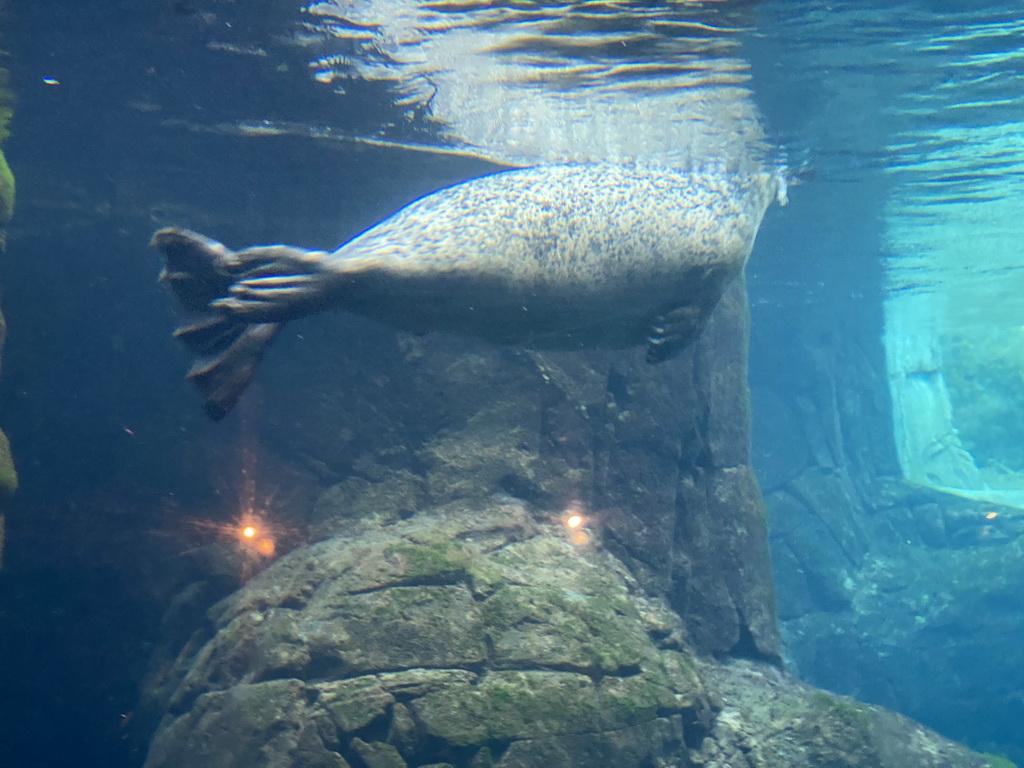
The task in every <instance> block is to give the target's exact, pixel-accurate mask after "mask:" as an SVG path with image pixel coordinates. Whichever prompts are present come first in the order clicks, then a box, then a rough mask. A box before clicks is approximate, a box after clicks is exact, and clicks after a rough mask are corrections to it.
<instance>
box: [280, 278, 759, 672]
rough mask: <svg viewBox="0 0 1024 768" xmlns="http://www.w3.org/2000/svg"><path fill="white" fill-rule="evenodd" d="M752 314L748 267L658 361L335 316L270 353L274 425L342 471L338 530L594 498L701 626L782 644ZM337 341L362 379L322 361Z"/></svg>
mask: <svg viewBox="0 0 1024 768" xmlns="http://www.w3.org/2000/svg"><path fill="white" fill-rule="evenodd" d="M747 324H748V317H747V312H746V294H745V290H744V284H743V281H742V279H740V280H737V281H735V282H734V283H733V284H732V285H731V286H730V288H729V289H728V290H727V291H726V294H725V297H724V298H723V300H722V302H721V303H720V305H719V307H718V309H716V311H715V313H714V315H713V316H712V319H711V321H710V323H709V325H708V327H707V328H706V329H705V332H704V334H703V335H702V337H701V338H700V339H699V340H698V342H697V343H696V344H695V345H694V346H693V347H692V348H691V349H690V350H687V351H686V352H684V353H683V354H682V355H680V356H679V357H678V358H677V359H674V360H671V361H669V362H667V363H664V364H661V365H657V366H651V365H649V364H647V363H646V362H645V361H644V359H643V350H641V349H636V350H625V351H600V350H597V351H586V352H583V351H581V352H558V353H555V352H535V351H523V350H515V349H508V348H496V347H493V346H488V345H484V344H479V343H475V342H472V341H468V340H464V339H458V338H452V337H444V336H436V335H435V336H427V337H422V338H418V337H412V336H405V335H398V336H396V335H395V334H393V333H391V332H389V331H387V330H386V329H383V328H379V327H377V326H375V325H373V324H371V323H367V322H364V321H361V320H358V319H355V318H348V317H343V318H335V319H334V320H332V321H331V322H324V323H323V324H322V325H320V326H316V327H313V328H310V329H309V330H308V331H307V330H303V333H302V337H303V338H302V340H301V343H298V342H297V340H292V342H291V343H290V344H289V342H288V340H284V342H285V344H286V345H288V346H287V348H286V349H285V350H283V352H280V353H279V352H278V350H275V354H284V355H288V356H290V359H291V361H292V364H291V365H289V366H274V365H273V358H271V359H268V361H267V366H266V368H267V370H266V374H267V379H268V380H269V381H268V383H267V387H266V389H265V393H266V396H269V397H271V398H272V399H273V400H274V402H275V403H276V404H277V407H275V409H274V410H273V412H272V415H271V416H270V419H269V421H268V424H267V427H266V433H265V436H266V439H267V440H268V441H269V442H271V443H273V444H274V445H276V446H277V449H278V450H279V452H280V453H281V454H282V455H293V456H301V457H304V461H305V462H306V463H307V465H308V466H309V467H311V468H313V469H314V471H316V472H317V473H319V474H320V476H321V477H322V478H323V479H324V480H325V482H327V483H329V484H330V488H329V490H328V491H327V492H326V493H324V494H323V495H322V497H321V498H320V501H319V503H318V504H317V507H316V511H315V524H316V527H317V531H318V533H319V535H321V536H330V535H334V534H335V532H336V531H337V530H338V529H339V526H340V527H341V528H344V529H346V530H349V528H348V527H347V526H351V525H355V526H356V528H354V529H351V530H363V529H365V528H369V527H371V526H373V525H377V524H380V523H387V522H393V521H395V520H399V519H401V518H402V517H404V516H408V515H410V514H411V513H412V512H414V511H415V510H416V509H420V508H423V507H426V506H439V505H443V504H447V503H449V502H450V501H452V500H453V499H465V500H484V499H488V498H490V497H493V496H495V495H504V496H509V497H512V498H516V499H519V500H521V501H522V502H524V503H525V504H527V505H528V506H529V507H530V508H531V510H532V511H533V514H534V515H535V516H536V517H537V518H538V519H540V520H555V519H558V518H560V517H562V516H564V515H566V514H568V513H569V512H571V511H578V512H581V513H582V514H584V515H585V516H586V517H587V518H588V520H589V521H590V524H591V527H592V530H593V531H594V535H595V536H597V537H598V538H599V539H600V541H601V543H602V545H603V546H605V547H606V548H607V549H608V550H609V551H610V552H612V553H614V554H615V555H616V556H617V557H619V558H620V559H621V560H622V561H623V562H625V563H626V564H627V566H628V567H629V569H630V571H631V572H632V574H633V575H634V577H635V578H637V579H638V581H639V582H640V584H641V585H642V587H643V588H644V589H645V590H647V591H648V592H649V593H651V594H655V595H661V596H665V597H667V598H669V599H670V601H671V602H672V604H673V606H674V607H675V608H676V609H677V610H679V611H681V612H682V613H683V616H684V619H686V622H687V624H688V625H689V624H691V622H692V625H693V626H694V627H697V628H699V631H697V632H695V634H694V636H693V642H695V643H696V644H697V647H698V648H699V649H700V650H701V651H704V652H708V653H726V652H730V651H734V650H735V651H736V652H740V653H744V654H748V655H754V656H759V657H762V658H777V656H778V636H777V633H776V628H775V623H774V602H773V596H772V590H771V579H770V577H769V573H770V564H769V561H768V557H767V553H766V551H765V547H764V541H765V537H766V535H767V534H766V530H765V523H764V517H763V506H762V501H761V496H760V492H759V490H758V488H757V484H756V482H754V479H753V475H752V473H751V470H750V455H749V434H750V405H749V402H748V397H747V388H746V379H745V375H746V366H745V355H746V353H745V350H746V344H747V330H746V329H747ZM353 339H356V340H358V341H357V343H354V344H353V343H352V340H353ZM325 349H329V350H331V352H332V358H331V363H330V365H331V375H332V377H333V378H332V381H337V382H344V386H337V387H332V386H325V385H324V384H323V380H322V377H321V379H320V380H316V379H313V380H311V379H310V377H309V376H308V375H307V374H306V373H305V372H304V368H305V366H306V364H307V361H310V362H311V360H312V357H311V356H313V355H316V356H317V360H318V361H319V364H320V365H321V366H322V365H323V357H322V350H325ZM335 390H336V391H335ZM354 393H357V395H356V394H354ZM360 526H362V527H360ZM723 562H728V563H730V568H731V564H733V563H739V564H740V567H738V568H737V569H735V570H730V569H726V568H723V567H722V563H723Z"/></svg>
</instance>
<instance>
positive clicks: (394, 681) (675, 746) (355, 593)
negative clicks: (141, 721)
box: [146, 502, 709, 768]
mask: <svg viewBox="0 0 1024 768" xmlns="http://www.w3.org/2000/svg"><path fill="white" fill-rule="evenodd" d="M572 536H573V533H572V532H570V531H567V530H566V529H565V528H564V527H562V526H558V525H538V524H537V523H536V522H535V521H534V519H533V518H532V517H531V516H530V515H529V514H528V512H527V510H526V509H525V507H523V506H522V505H521V504H518V503H514V502H506V503H494V502H491V503H490V504H489V505H486V504H479V503H469V502H467V503H466V504H465V505H463V506H462V507H461V508H460V509H455V508H453V507H451V506H449V507H446V508H443V509H441V510H436V511H435V512H434V513H433V514H430V513H427V512H423V513H420V514H418V515H416V516H414V517H413V518H411V519H409V520H405V521H398V522H395V523H393V524H391V525H385V526H378V527H376V528H374V529H372V530H367V531H364V532H363V533H362V534H361V535H360V537H359V538H358V540H354V541H350V540H347V539H344V538H334V539H330V540H327V541H324V542H321V543H319V544H316V545H313V546H311V547H308V548H305V549H302V550H298V551H296V552H294V553H292V554H291V555H289V556H287V557H285V558H283V559H282V560H281V561H279V562H278V563H276V564H275V565H273V566H272V567H271V568H269V569H268V570H267V571H265V572H264V573H262V574H260V575H259V576H257V577H256V578H255V579H253V581H252V582H250V583H249V584H248V585H247V586H246V587H244V588H243V589H242V590H240V591H239V592H237V593H236V594H234V595H232V596H230V597H229V598H227V599H225V600H223V601H222V602H221V603H219V604H218V605H217V606H215V607H214V609H212V610H211V611H210V625H209V627H208V629H207V630H206V639H205V641H204V642H202V643H195V644H193V645H192V646H191V648H190V649H189V650H188V651H187V652H186V653H183V654H182V655H181V656H180V657H179V659H178V661H177V663H176V666H175V669H174V670H173V671H172V673H171V675H170V680H171V681H172V683H171V685H169V686H168V687H167V688H166V689H165V690H164V692H163V693H162V694H161V695H163V696H166V701H164V702H162V703H160V702H156V703H155V705H156V707H158V708H159V707H161V706H162V707H163V708H165V709H166V710H167V711H168V712H169V714H168V715H167V716H166V717H165V719H164V721H163V722H162V724H161V726H160V729H159V731H158V733H157V735H156V737H155V739H154V742H153V746H152V748H151V750H150V755H149V759H148V760H147V763H146V765H147V768H157V766H171V765H183V764H188V765H220V764H221V763H217V762H215V760H216V758H215V755H216V753H217V750H219V749H220V750H226V749H228V746H227V744H228V743H229V742H230V741H235V742H236V743H235V745H234V747H232V749H233V750H234V751H233V753H232V754H233V755H238V757H236V758H232V759H235V760H237V761H239V762H225V763H223V764H224V765H229V764H230V765H235V764H238V765H241V764H243V762H241V761H243V760H248V761H251V762H250V763H245V764H253V765H267V766H275V765H280V766H285V765H292V764H293V763H289V762H288V760H296V759H299V758H298V756H299V755H301V756H302V758H301V759H303V760H307V761H309V762H308V763H303V764H309V765H325V766H326V765H345V764H346V763H349V764H352V765H356V766H367V767H368V768H377V766H380V768H392V767H393V766H403V765H421V764H424V763H442V762H446V763H449V764H450V765H452V766H457V767H458V766H467V767H468V766H470V765H474V764H488V763H487V762H486V761H487V760H488V759H489V760H491V763H492V764H493V765H496V766H519V765H524V766H525V765H541V764H544V765H547V764H551V765H566V766H569V765H582V763H580V762H579V760H580V755H589V756H590V757H588V758H587V759H588V761H589V762H587V763H586V764H587V765H593V766H603V765H604V766H609V767H611V766H626V767H628V766H636V767H637V768H640V766H643V765H647V764H649V761H650V760H652V759H655V758H669V757H671V756H673V755H678V754H679V750H680V749H681V744H682V742H683V736H684V733H685V729H686V728H688V727H690V726H688V725H686V724H687V723H691V724H692V723H695V722H697V721H698V720H700V719H701V718H702V717H704V715H701V713H703V712H706V711H708V710H709V704H708V702H707V699H706V695H705V691H704V687H703V685H702V684H701V682H700V680H699V678H698V676H697V674H696V672H695V658H694V656H693V654H692V651H690V650H689V649H686V648H685V647H684V646H681V645H680V644H679V637H680V636H681V625H680V623H679V621H678V619H675V620H673V618H672V614H671V612H670V611H669V610H668V609H667V607H666V606H665V604H664V603H663V602H660V601H659V600H657V599H654V598H649V597H644V596H643V595H642V594H641V591H640V589H639V585H638V584H637V582H636V581H635V579H633V578H632V577H631V576H630V574H629V572H628V571H627V570H626V569H625V568H624V567H623V566H622V564H621V563H619V562H618V561H617V560H616V559H615V558H614V557H612V556H611V555H609V554H607V553H605V552H603V551H601V550H600V549H599V548H596V547H593V546H591V545H589V544H582V543H573V541H572ZM236 717H237V718H239V719H244V720H245V723H244V725H242V724H241V723H239V724H232V723H231V722H230V721H231V719H232V718H236ZM207 729H210V731H211V732H210V733H209V734H207V733H206V731H207ZM485 750H486V753H487V754H484V752H485ZM487 755H490V757H489V758H488V757H487ZM548 759H550V760H553V761H554V762H551V763H546V762H538V761H546V760H548ZM204 761H207V762H204ZM209 761H213V762H209ZM332 761H333V762H332Z"/></svg>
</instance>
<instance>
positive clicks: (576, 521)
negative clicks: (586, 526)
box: [565, 515, 583, 528]
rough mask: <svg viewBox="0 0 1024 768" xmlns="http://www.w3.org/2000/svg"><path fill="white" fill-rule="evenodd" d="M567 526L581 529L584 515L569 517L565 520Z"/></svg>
mask: <svg viewBox="0 0 1024 768" xmlns="http://www.w3.org/2000/svg"><path fill="white" fill-rule="evenodd" d="M565 525H566V527H567V528H579V527H580V526H581V525H583V515H569V516H568V517H567V518H565Z"/></svg>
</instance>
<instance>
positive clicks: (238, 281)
mask: <svg viewBox="0 0 1024 768" xmlns="http://www.w3.org/2000/svg"><path fill="white" fill-rule="evenodd" d="M776 188H777V183H776V182H775V180H774V178H773V177H771V176H770V175H768V174H756V175H751V176H735V175H731V174H718V173H681V172H678V171H669V170H661V169H649V168H642V167H634V166H615V165H580V166H548V167H539V168H530V169H526V170H519V171H509V172H505V173H498V174H494V175H492V176H485V177H483V178H479V179H474V180H472V181H468V182H466V183H464V184H459V185H457V186H454V187H450V188H448V189H444V190H441V191H439V192H435V193H434V194H432V195H428V196H427V197H424V198H421V199H420V200H417V201H416V202H413V203H411V204H410V205H408V206H406V207H405V208H403V209H402V210H400V211H399V212H398V213H396V214H395V215H394V216H392V217H391V218H389V219H386V220H385V221H383V222H381V223H380V224H378V225H377V226H375V227H373V228H372V229H369V230H367V231H366V232H364V233H363V234H361V235H359V236H358V237H355V238H354V239H352V240H350V241H349V242H348V243H346V244H345V245H343V246H342V247H341V248H339V249H338V250H337V251H335V252H333V253H327V252H326V251H305V250H302V249H299V248H291V247H288V246H283V245H271V246H258V247H254V248H247V249H245V250H243V251H238V252H233V251H230V250H228V249H227V248H225V247H224V246H223V245H221V244H220V243H217V242H215V241H213V240H209V239H207V238H205V237H203V236H201V235H197V234H195V233H194V232H189V231H186V230H179V229H163V230H161V231H159V232H157V233H156V235H155V236H154V237H153V244H154V245H155V246H156V247H157V248H159V249H160V250H161V251H163V253H164V258H165V261H166V268H165V269H164V271H163V273H162V274H161V279H162V280H163V281H164V282H166V283H167V284H168V285H169V286H170V288H171V289H172V290H173V291H174V293H175V294H176V296H177V297H178V299H179V301H180V302H181V304H182V306H183V307H184V308H185V309H186V310H188V311H189V312H191V313H193V316H192V317H191V318H189V321H188V322H186V323H185V324H184V325H182V326H181V327H180V328H179V329H178V330H177V332H176V335H177V337H178V338H180V339H181V340H182V341H183V342H184V343H185V344H186V345H188V347H189V348H190V349H191V350H192V352H193V353H195V355H196V356H197V360H196V362H195V363H194V365H193V366H192V369H191V370H190V371H189V378H190V379H192V380H193V382H195V384H196V385H197V386H198V387H199V390H200V392H201V393H202V395H203V397H204V399H205V401H206V410H207V413H209V414H210V415H211V416H212V417H214V418H220V417H222V416H223V415H224V414H226V413H227V412H228V411H229V410H230V409H231V407H232V406H233V405H234V403H235V402H236V401H237V399H238V397H239V395H240V394H241V392H242V390H243V389H244V388H245V386H246V385H247V384H248V382H249V380H250V378H251V377H252V374H253V372H254V370H255V368H256V366H257V364H258V363H259V361H260V359H261V357H262V355H263V351H264V349H265V347H266V345H267V343H268V342H269V341H270V340H271V339H272V338H273V337H274V335H275V334H276V332H277V330H278V328H279V327H280V325H281V323H283V322H285V321H287V320H291V319H294V318H296V317H301V316H303V315H307V314H311V313H313V312H317V311H319V310H322V309H326V308H328V307H334V306H337V307H341V308H343V309H346V310H349V311H352V312H356V313H359V314H362V315H366V316H368V317H372V318H376V319H378V320H380V321H383V322H385V323H388V324H390V325H393V326H395V327H398V328H403V329H406V330H410V331H414V332H418V333H422V332H427V331H449V332H454V333H461V334H464V335H469V336H475V337H478V338H482V339H487V340H489V341H493V342H497V343H502V344H516V345H522V346H526V347H533V348H546V349H576V348H585V347H625V346H630V345H634V344H639V343H643V342H645V341H646V342H647V343H648V345H649V346H648V352H647V359H648V360H649V361H651V362H658V361H660V360H664V359H667V358H669V357H671V356H672V355H674V354H675V353H677V352H678V351H679V350H680V349H682V348H683V347H685V346H686V345H687V344H688V343H690V342H691V341H692V340H693V339H694V338H696V336H697V334H698V333H700V330H701V328H702V327H703V325H704V323H705V322H706V320H707V318H708V315H709V314H710V313H711V310H712V309H713V308H714V306H715V304H716V303H717V302H718V299H719V298H720V297H721V295H722V291H723V290H724V288H725V286H726V284H727V283H728V281H729V280H730V279H731V278H732V277H734V276H735V275H736V274H737V273H738V272H739V271H740V270H741V269H742V268H743V265H744V263H745V262H746V259H747V256H748V255H749V254H750V249H751V247H752V245H753V242H754V236H755V234H756V233H757V228H758V226H759V225H760V222H761V217H762V215H763V214H764V210H765V208H767V206H768V204H769V202H770V201H771V198H772V197H773V195H774V194H775V192H776Z"/></svg>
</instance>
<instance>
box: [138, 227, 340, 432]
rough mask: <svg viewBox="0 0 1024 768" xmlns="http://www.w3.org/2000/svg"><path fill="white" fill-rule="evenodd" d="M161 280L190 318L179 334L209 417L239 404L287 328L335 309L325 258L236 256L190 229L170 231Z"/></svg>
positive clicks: (274, 252)
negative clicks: (267, 353) (283, 327)
mask: <svg viewBox="0 0 1024 768" xmlns="http://www.w3.org/2000/svg"><path fill="white" fill-rule="evenodd" d="M152 244H153V245H154V246H155V247H157V248H159V249H160V250H161V251H162V252H163V254H164V262H165V265H164V269H163V271H162V272H161V273H160V280H161V282H163V283H164V284H166V285H167V286H168V287H169V288H170V289H171V292H172V293H174V295H175V296H176V297H177V299H178V302H179V303H180V304H181V306H182V308H183V309H184V310H186V312H187V313H188V319H187V320H186V322H184V323H183V324H182V325H180V326H179V327H178V329H177V330H176V331H175V333H174V335H175V337H176V338H178V339H180V340H181V341H182V343H184V344H185V346H187V347H188V349H189V350H190V351H191V352H192V354H193V355H195V358H196V359H195V362H194V363H193V365H192V368H191V369H190V370H189V373H188V378H189V379H190V380H191V381H192V382H193V383H194V384H195V385H196V386H197V387H198V388H199V392H200V393H201V394H202V396H203V400H204V402H205V407H206V412H207V414H209V415H210V417H211V418H214V419H220V418H223V417H224V416H225V415H226V414H227V413H228V411H230V410H231V408H232V407H233V406H234V405H235V403H236V402H237V401H238V398H239V396H240V395H241V394H242V392H243V390H245V388H246V386H247V385H248V384H249V381H250V380H251V379H252V376H253V374H254V373H255V371H256V367H257V366H258V365H259V363H260V360H262V359H263V353H264V352H265V351H266V348H267V345H268V344H269V343H270V342H271V340H272V339H273V338H274V336H275V335H276V334H277V331H278V329H279V328H280V327H281V324H282V323H283V322H285V321H287V320H291V319H293V318H296V317H301V316H303V315H308V314H311V313H312V312H316V311H318V310H320V309H323V308H324V307H326V306H327V305H328V304H329V303H330V298H331V297H330V286H331V281H330V280H329V277H330V275H329V273H328V272H326V271H325V270H324V269H323V262H324V257H325V256H326V254H325V253H323V252H322V251H303V250H301V249H299V248H289V247H287V246H283V245H272V246H264V247H257V248H247V249H246V250H244V251H238V252H235V251H231V250H230V249H228V248H226V247H225V246H224V245H222V244H221V243H218V242H217V241H216V240H211V239H210V238H208V237H203V236H202V235H200V234H197V233H195V232H190V231H188V230H184V229H162V230H160V231H159V232H157V233H156V234H155V235H154V236H153V243H152Z"/></svg>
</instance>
